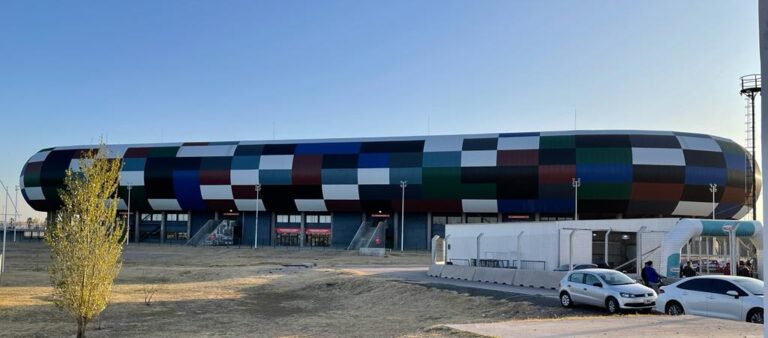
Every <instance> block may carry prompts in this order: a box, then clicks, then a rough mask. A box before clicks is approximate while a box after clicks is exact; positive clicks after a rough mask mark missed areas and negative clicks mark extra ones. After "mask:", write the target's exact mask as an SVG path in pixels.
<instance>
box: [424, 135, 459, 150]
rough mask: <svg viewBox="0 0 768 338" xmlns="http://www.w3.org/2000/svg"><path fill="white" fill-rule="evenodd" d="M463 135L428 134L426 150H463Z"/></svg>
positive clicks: (425, 144)
mask: <svg viewBox="0 0 768 338" xmlns="http://www.w3.org/2000/svg"><path fill="white" fill-rule="evenodd" d="M463 144H464V137H463V136H428V137H427V138H426V139H425V140H424V152H432V151H461V147H462V145H463Z"/></svg>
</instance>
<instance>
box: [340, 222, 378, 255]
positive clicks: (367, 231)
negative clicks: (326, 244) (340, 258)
mask: <svg viewBox="0 0 768 338" xmlns="http://www.w3.org/2000/svg"><path fill="white" fill-rule="evenodd" d="M372 225H373V220H371V219H368V220H365V221H363V223H360V227H359V228H358V229H357V233H355V237H352V241H351V242H349V246H348V247H347V250H357V249H359V248H360V247H361V246H363V244H365V243H367V240H366V239H368V238H370V236H371V234H372V233H373V232H374V231H376V228H374V227H372Z"/></svg>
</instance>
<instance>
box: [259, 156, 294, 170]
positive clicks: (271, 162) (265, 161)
mask: <svg viewBox="0 0 768 338" xmlns="http://www.w3.org/2000/svg"><path fill="white" fill-rule="evenodd" d="M292 167H293V155H262V156H261V160H260V161H259V169H291V168H292Z"/></svg>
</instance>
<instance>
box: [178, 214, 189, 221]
mask: <svg viewBox="0 0 768 338" xmlns="http://www.w3.org/2000/svg"><path fill="white" fill-rule="evenodd" d="M178 220H179V222H186V221H189V214H179V216H178Z"/></svg>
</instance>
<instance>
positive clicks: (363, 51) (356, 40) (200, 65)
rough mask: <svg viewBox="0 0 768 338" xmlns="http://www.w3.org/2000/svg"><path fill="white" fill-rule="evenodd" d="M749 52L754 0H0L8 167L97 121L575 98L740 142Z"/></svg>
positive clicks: (296, 124) (459, 123)
mask: <svg viewBox="0 0 768 338" xmlns="http://www.w3.org/2000/svg"><path fill="white" fill-rule="evenodd" d="M758 48H759V46H758V31H757V1H756V0H732V1H706V2H702V1H698V0H691V1H583V0H578V1H577V0H571V1H526V2H523V1H444V0H441V1H359V0H350V1H186V0H185V1H157V0H151V1H90V2H78V1H66V2H62V1H27V0H19V1H3V2H2V4H0V121H2V124H1V125H2V132H1V133H0V144H1V145H2V150H3V156H2V161H0V179H3V180H4V181H6V182H12V184H16V182H17V181H18V175H19V172H20V170H21V167H22V165H23V163H24V162H25V161H26V160H27V158H28V157H29V156H31V155H32V154H33V153H35V152H36V151H37V150H39V149H41V148H44V147H49V146H56V145H73V144H88V143H92V142H95V140H97V139H98V138H99V136H101V135H103V136H105V137H106V138H107V139H108V141H109V142H110V143H141V142H158V141H161V140H162V141H195V140H199V141H202V140H211V141H213V140H241V139H272V137H273V130H274V134H275V137H276V138H278V139H282V138H291V139H293V138H326V137H364V136H395V135H422V134H427V133H428V132H429V133H431V134H453V133H482V132H502V131H504V132H509V131H538V130H564V129H573V128H574V110H576V111H577V124H576V125H577V128H578V129H604V128H616V129H665V130H679V131H694V132H703V133H709V134H715V135H720V136H724V137H728V138H732V139H734V140H735V141H738V142H741V141H743V138H744V137H743V134H744V120H743V119H744V117H743V114H744V109H743V106H744V101H743V100H742V98H740V97H739V95H738V89H739V88H738V86H739V82H738V78H739V76H741V75H744V74H749V73H753V72H759V67H760V66H759V50H758ZM428 121H429V123H428ZM22 204H24V203H22ZM29 210H30V209H29V208H28V207H27V206H26V205H25V206H24V208H23V211H24V212H25V213H27V214H30V215H31V213H29Z"/></svg>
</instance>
